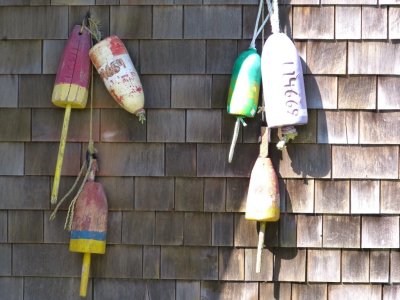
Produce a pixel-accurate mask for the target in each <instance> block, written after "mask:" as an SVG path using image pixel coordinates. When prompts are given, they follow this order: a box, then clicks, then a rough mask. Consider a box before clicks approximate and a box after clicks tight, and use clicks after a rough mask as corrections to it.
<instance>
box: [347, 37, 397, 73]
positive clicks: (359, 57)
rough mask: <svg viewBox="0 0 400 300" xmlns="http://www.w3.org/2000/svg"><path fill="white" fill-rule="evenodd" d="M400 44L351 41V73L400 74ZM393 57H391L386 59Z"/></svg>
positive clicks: (349, 54) (349, 71) (349, 62)
mask: <svg viewBox="0 0 400 300" xmlns="http://www.w3.org/2000/svg"><path fill="white" fill-rule="evenodd" d="M399 50H400V44H397V43H386V42H375V41H374V42H372V41H371V42H363V43H361V42H349V50H348V51H349V53H348V73H349V74H364V75H367V74H382V75H383V74H384V75H399V74H400V64H399V62H400V58H398V57H397V56H396V53H398V52H399ZM387 57H391V59H390V60H389V59H386V58H387Z"/></svg>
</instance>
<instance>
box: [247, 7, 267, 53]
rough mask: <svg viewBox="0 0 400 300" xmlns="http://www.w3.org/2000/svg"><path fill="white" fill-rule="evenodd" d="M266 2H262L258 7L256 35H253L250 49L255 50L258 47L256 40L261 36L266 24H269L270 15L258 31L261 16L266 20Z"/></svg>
mask: <svg viewBox="0 0 400 300" xmlns="http://www.w3.org/2000/svg"><path fill="white" fill-rule="evenodd" d="M263 6H264V0H260V5H259V6H258V13H257V19H256V24H255V25H254V33H253V38H252V40H251V43H250V48H255V47H256V39H257V37H258V36H259V35H260V33H261V31H263V29H264V26H265V24H267V22H268V19H269V15H268V16H267V17H266V18H265V19H264V21H263V23H262V24H261V26H260V27H259V28H258V29H257V26H258V23H259V22H260V16H261V14H262V15H263V18H264V10H263Z"/></svg>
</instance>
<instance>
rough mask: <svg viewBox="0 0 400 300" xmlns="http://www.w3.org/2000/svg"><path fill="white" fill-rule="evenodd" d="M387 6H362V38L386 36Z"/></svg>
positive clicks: (382, 37)
mask: <svg viewBox="0 0 400 300" xmlns="http://www.w3.org/2000/svg"><path fill="white" fill-rule="evenodd" d="M387 27H388V26H387V8H386V7H372V6H371V7H369V6H364V7H363V8H362V38H363V40H368V39H386V38H387Z"/></svg>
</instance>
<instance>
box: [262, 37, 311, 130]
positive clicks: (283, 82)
mask: <svg viewBox="0 0 400 300" xmlns="http://www.w3.org/2000/svg"><path fill="white" fill-rule="evenodd" d="M261 72H262V78H263V91H264V99H265V107H266V109H265V112H266V118H267V123H268V127H271V128H274V127H283V126H293V125H302V124H306V123H307V122H308V116H307V104H306V95H305V89H304V79H303V70H302V67H301V61H300V57H299V55H298V53H297V50H296V47H295V46H294V44H293V43H292V41H291V40H290V39H289V38H288V37H287V36H286V34H284V33H274V34H272V35H271V36H270V37H269V38H268V39H267V41H266V42H265V44H264V48H263V51H262V54H261Z"/></svg>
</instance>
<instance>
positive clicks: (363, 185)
mask: <svg viewBox="0 0 400 300" xmlns="http://www.w3.org/2000/svg"><path fill="white" fill-rule="evenodd" d="M350 198H351V204H350V207H351V211H350V212H351V213H352V214H379V206H380V205H379V181H377V180H368V181H360V180H353V181H352V182H351V194H350Z"/></svg>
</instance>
